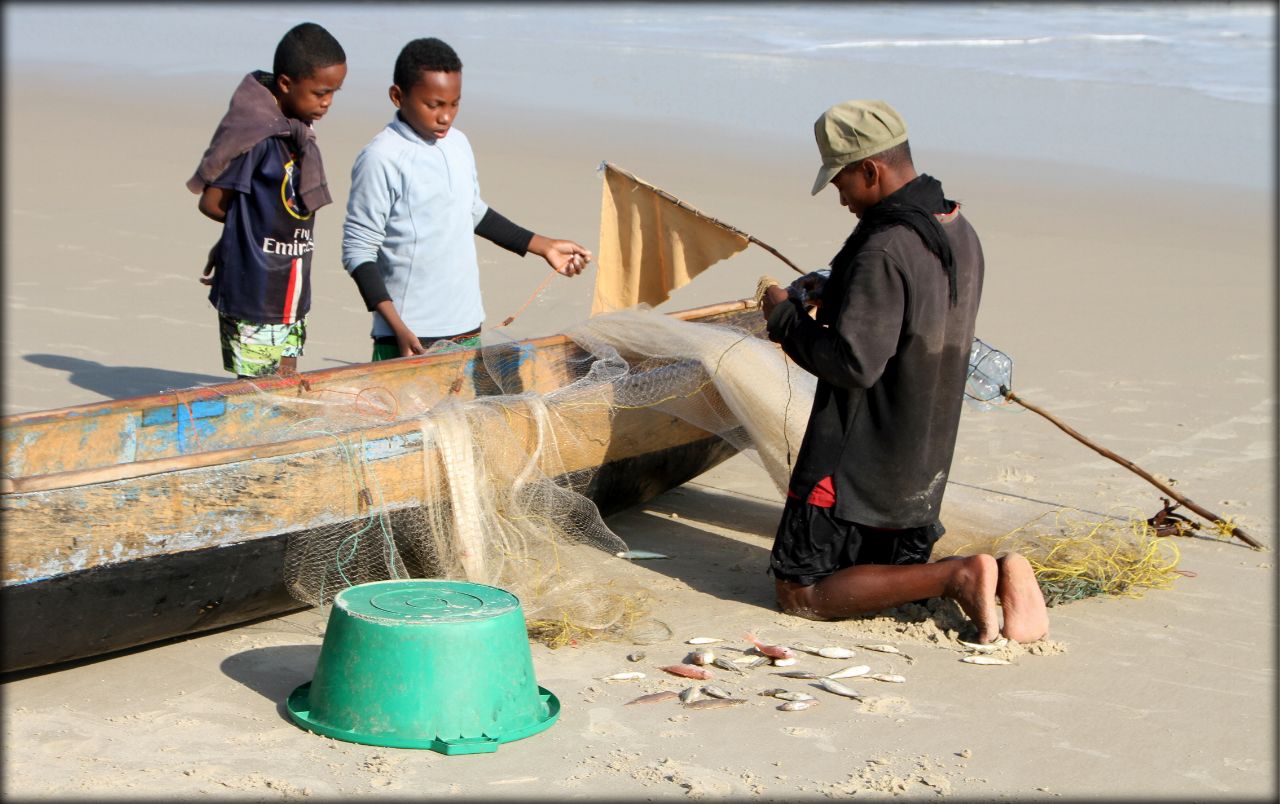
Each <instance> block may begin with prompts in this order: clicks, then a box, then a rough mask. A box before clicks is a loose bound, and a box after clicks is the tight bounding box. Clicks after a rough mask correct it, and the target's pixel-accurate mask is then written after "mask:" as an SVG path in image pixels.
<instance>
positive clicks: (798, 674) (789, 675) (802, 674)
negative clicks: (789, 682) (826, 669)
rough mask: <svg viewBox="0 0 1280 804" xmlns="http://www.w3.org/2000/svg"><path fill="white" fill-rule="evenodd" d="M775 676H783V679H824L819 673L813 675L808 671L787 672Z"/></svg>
mask: <svg viewBox="0 0 1280 804" xmlns="http://www.w3.org/2000/svg"><path fill="white" fill-rule="evenodd" d="M774 675H775V676H782V677H783V678H822V676H820V675H818V674H817V673H812V672H810V671H808V670H785V671H783V672H781V673H774Z"/></svg>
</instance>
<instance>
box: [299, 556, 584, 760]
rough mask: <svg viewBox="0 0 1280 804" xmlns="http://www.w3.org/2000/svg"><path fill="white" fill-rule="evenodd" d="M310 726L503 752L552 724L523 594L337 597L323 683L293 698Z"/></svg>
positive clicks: (456, 591) (323, 657)
mask: <svg viewBox="0 0 1280 804" xmlns="http://www.w3.org/2000/svg"><path fill="white" fill-rule="evenodd" d="M287 706H288V710H289V715H290V717H292V718H293V720H294V721H295V722H297V723H298V724H299V725H301V726H302V727H303V728H306V729H309V730H311V731H313V732H316V733H318V734H323V735H325V736H328V737H333V738H335V739H339V740H346V741H349V742H356V743H364V744H368V745H380V746H388V747H394V748H429V749H432V750H434V751H438V752H440V753H442V754H473V753H481V752H486V751H496V750H497V748H498V746H499V745H500V744H502V743H506V742H511V741H513V740H519V739H522V738H524V737H529V736H532V735H534V734H537V733H538V732H540V731H543V730H544V729H547V728H549V727H550V726H551V725H552V724H553V723H554V722H555V720H556V718H557V717H558V716H559V713H560V702H559V701H558V700H556V697H555V696H554V695H552V694H551V693H550V692H548V691H547V690H545V689H543V688H541V687H539V686H538V685H537V683H536V681H535V679H534V674H533V659H532V656H531V654H530V652H529V640H528V636H527V634H526V631H525V624H524V614H523V612H522V611H521V609H520V602H519V600H517V599H516V597H515V596H514V595H512V594H511V593H510V592H507V591H505V590H503V589H498V588H497V587H493V586H485V585H483V584H475V583H468V582H465V581H440V580H424V579H411V580H396V581H377V582H374V583H367V584H361V585H359V586H353V587H351V588H349V589H345V590H343V591H342V592H340V593H339V594H338V595H337V596H336V597H335V598H334V601H333V608H332V610H331V611H330V613H329V624H328V628H327V630H326V632H325V638H324V644H323V646H322V647H321V649H320V657H319V659H318V660H317V662H316V672H315V675H314V677H313V678H312V680H311V681H310V682H308V683H306V684H303V685H302V686H300V687H298V688H297V689H295V690H294V691H293V694H291V695H290V696H289V701H288V704H287Z"/></svg>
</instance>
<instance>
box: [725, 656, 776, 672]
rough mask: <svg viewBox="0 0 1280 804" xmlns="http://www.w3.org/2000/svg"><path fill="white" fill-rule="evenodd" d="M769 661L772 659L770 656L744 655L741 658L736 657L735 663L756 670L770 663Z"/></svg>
mask: <svg viewBox="0 0 1280 804" xmlns="http://www.w3.org/2000/svg"><path fill="white" fill-rule="evenodd" d="M769 661H770V659H769V657H768V656H743V657H741V658H738V659H734V660H733V663H734V664H742V665H745V666H746V669H748V670H754V669H755V668H757V667H759V666H760V665H762V664H768V663H769Z"/></svg>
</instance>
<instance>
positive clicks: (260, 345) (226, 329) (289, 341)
mask: <svg viewBox="0 0 1280 804" xmlns="http://www.w3.org/2000/svg"><path fill="white" fill-rule="evenodd" d="M218 332H219V335H220V336H221V339H222V367H223V368H225V369H226V370H227V371H229V372H231V373H232V374H235V375H237V376H241V377H265V376H267V375H269V374H274V373H275V372H276V370H277V369H279V368H280V359H281V358H285V357H300V356H301V355H302V345H303V344H304V343H306V341H307V319H306V318H301V319H299V320H298V321H295V322H294V323H292V324H256V323H254V322H252V321H241V320H240V319H238V318H231V317H230V316H225V315H222V314H221V313H219V314H218Z"/></svg>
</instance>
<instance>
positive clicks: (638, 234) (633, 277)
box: [591, 163, 749, 315]
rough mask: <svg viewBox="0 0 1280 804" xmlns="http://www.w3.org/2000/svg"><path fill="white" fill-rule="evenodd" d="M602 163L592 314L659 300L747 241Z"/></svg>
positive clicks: (625, 173) (729, 255) (654, 189)
mask: <svg viewBox="0 0 1280 804" xmlns="http://www.w3.org/2000/svg"><path fill="white" fill-rule="evenodd" d="M604 169H605V173H604V194H603V198H602V199H601V202H600V249H599V252H598V254H597V255H596V265H597V268H596V288H595V297H594V299H593V300H592V303H591V314H592V315H596V314H598V313H605V312H612V311H614V310H623V309H626V308H628V307H634V306H635V305H636V304H640V303H645V304H649V305H657V304H660V303H662V302H664V301H666V300H667V298H668V297H670V295H671V291H673V290H675V289H676V288H679V287H682V286H684V285H687V284H688V283H689V282H690V281H691V280H692V279H693V278H694V277H695V276H697V275H698V274H700V273H702V272H703V271H705V270H706V269H707V268H709V267H710V266H712V265H714V264H716V263H717V262H719V261H720V260H723V259H724V258H726V257H732V256H733V255H734V254H737V253H738V252H739V251H742V250H743V249H745V248H746V247H747V243H748V242H749V241H748V239H747V236H746V235H744V234H742V233H740V232H737V231H734V230H733V229H729V228H726V227H725V226H724V225H723V224H719V223H718V222H715V221H712V220H711V219H710V218H708V217H706V216H704V215H700V214H698V213H697V212H696V211H694V210H692V209H690V208H688V207H687V206H684V205H682V204H679V203H676V202H675V200H674V199H672V198H670V197H669V196H667V195H666V194H665V193H662V192H661V191H659V190H658V189H657V188H655V187H654V186H653V185H651V184H647V183H645V182H643V181H641V180H640V179H637V178H636V177H635V176H632V175H631V174H629V173H627V172H626V171H623V170H619V169H618V168H616V167H614V166H613V165H611V164H609V163H605V165H604Z"/></svg>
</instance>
